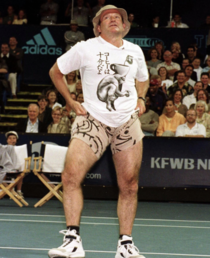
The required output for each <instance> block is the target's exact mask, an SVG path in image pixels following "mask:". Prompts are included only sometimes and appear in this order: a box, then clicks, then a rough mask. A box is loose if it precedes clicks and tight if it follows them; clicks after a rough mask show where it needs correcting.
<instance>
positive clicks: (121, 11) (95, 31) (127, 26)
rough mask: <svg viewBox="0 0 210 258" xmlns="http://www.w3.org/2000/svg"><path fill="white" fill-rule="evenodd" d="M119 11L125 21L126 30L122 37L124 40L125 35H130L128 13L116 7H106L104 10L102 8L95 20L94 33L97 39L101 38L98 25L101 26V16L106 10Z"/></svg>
mask: <svg viewBox="0 0 210 258" xmlns="http://www.w3.org/2000/svg"><path fill="white" fill-rule="evenodd" d="M113 9H114V10H117V11H119V13H120V14H121V16H122V20H123V23H124V24H125V29H124V31H123V35H122V37H123V38H124V37H125V35H127V34H128V32H129V30H130V22H129V21H128V15H127V12H126V10H125V9H122V8H117V7H116V6H114V5H106V6H104V7H103V8H101V9H100V10H99V11H98V12H97V13H96V16H95V17H94V18H93V32H94V35H95V36H96V37H98V36H99V31H98V25H99V21H100V17H101V14H102V13H103V12H104V11H106V10H113Z"/></svg>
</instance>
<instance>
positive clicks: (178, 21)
mask: <svg viewBox="0 0 210 258" xmlns="http://www.w3.org/2000/svg"><path fill="white" fill-rule="evenodd" d="M172 22H173V23H172ZM172 22H169V25H168V26H167V27H170V28H182V29H183V28H184V29H186V28H189V26H188V25H187V24H185V23H182V17H181V15H180V14H178V13H175V14H174V16H173V20H172ZM172 24H173V25H172Z"/></svg>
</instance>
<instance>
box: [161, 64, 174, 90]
mask: <svg viewBox="0 0 210 258" xmlns="http://www.w3.org/2000/svg"><path fill="white" fill-rule="evenodd" d="M158 75H159V76H160V78H161V86H162V90H163V92H165V94H166V92H167V89H168V88H169V87H170V86H171V85H172V84H173V81H172V80H170V79H169V75H168V71H167V69H166V68H165V67H164V66H161V67H160V68H159V69H158Z"/></svg>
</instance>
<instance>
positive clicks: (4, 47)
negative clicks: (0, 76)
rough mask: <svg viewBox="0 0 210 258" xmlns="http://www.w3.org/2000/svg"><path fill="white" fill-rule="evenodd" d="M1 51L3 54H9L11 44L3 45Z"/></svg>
mask: <svg viewBox="0 0 210 258" xmlns="http://www.w3.org/2000/svg"><path fill="white" fill-rule="evenodd" d="M1 52H2V54H3V55H7V54H8V53H9V46H8V45H7V44H2V45H1Z"/></svg>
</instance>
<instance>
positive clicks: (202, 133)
mask: <svg viewBox="0 0 210 258" xmlns="http://www.w3.org/2000/svg"><path fill="white" fill-rule="evenodd" d="M196 118H197V113H196V111H195V110H194V109H189V110H188V111H187V115H186V120H187V122H186V123H185V124H182V125H179V126H178V127H177V129H176V135H175V136H177V137H200V138H204V137H206V127H205V126H204V125H202V124H198V123H196Z"/></svg>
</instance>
